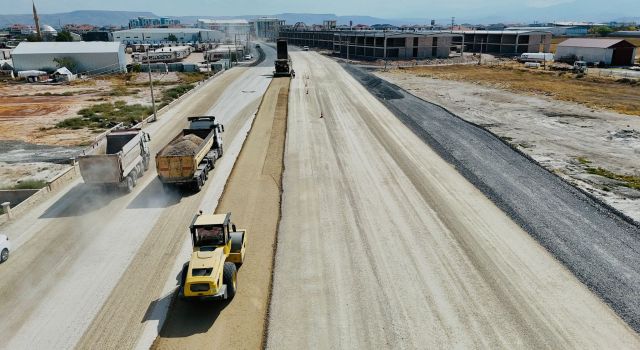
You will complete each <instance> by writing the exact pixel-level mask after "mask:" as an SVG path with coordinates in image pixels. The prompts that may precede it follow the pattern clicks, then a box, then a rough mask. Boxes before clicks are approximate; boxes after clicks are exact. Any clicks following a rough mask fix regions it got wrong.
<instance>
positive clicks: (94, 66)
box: [11, 42, 127, 74]
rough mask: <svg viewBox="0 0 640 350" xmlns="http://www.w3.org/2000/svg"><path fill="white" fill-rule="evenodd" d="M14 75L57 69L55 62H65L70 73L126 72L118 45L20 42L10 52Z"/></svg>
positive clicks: (123, 55)
mask: <svg viewBox="0 0 640 350" xmlns="http://www.w3.org/2000/svg"><path fill="white" fill-rule="evenodd" d="M11 55H12V57H13V68H14V70H16V71H28V70H43V71H48V72H53V71H55V70H56V69H58V68H59V67H58V63H56V62H55V61H54V60H55V59H68V60H70V61H71V62H73V64H74V66H75V67H67V68H69V69H71V71H72V72H73V73H76V74H77V73H82V74H102V73H121V72H126V71H127V68H126V64H127V60H126V57H125V53H124V46H123V45H122V44H121V43H119V42H21V43H20V44H19V45H18V47H16V48H15V50H13V52H12V54H11Z"/></svg>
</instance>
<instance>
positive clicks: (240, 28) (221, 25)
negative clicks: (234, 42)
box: [197, 19, 251, 38]
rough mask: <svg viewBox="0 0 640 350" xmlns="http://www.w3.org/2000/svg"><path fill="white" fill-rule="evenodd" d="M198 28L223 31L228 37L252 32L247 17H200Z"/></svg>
mask: <svg viewBox="0 0 640 350" xmlns="http://www.w3.org/2000/svg"><path fill="white" fill-rule="evenodd" d="M197 26H198V28H202V29H210V30H217V31H220V32H223V33H225V34H226V35H227V37H228V38H234V37H235V36H236V35H237V36H246V35H249V34H250V33H251V26H250V25H249V22H248V21H247V20H246V19H199V20H198V23H197Z"/></svg>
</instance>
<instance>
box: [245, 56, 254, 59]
mask: <svg viewBox="0 0 640 350" xmlns="http://www.w3.org/2000/svg"><path fill="white" fill-rule="evenodd" d="M252 58H253V56H251V55H244V59H245V60H250V59H252Z"/></svg>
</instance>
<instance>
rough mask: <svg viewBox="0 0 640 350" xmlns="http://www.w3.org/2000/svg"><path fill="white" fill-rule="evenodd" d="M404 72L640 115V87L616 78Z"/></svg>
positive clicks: (483, 70)
mask: <svg viewBox="0 0 640 350" xmlns="http://www.w3.org/2000/svg"><path fill="white" fill-rule="evenodd" d="M402 70H403V71H406V72H407V73H409V74H413V75H417V76H418V77H424V78H435V79H445V80H456V81H464V82H473V83H476V84H479V85H483V86H487V87H494V88H500V89H505V90H509V91H513V92H517V93H525V94H531V95H545V96H550V97H553V98H554V99H557V100H562V101H570V102H577V103H580V104H582V105H585V106H587V107H591V108H600V109H607V110H610V111H615V112H619V113H624V114H631V115H640V84H637V83H636V84H630V83H620V82H617V81H616V80H615V79H612V78H606V77H602V78H600V77H592V76H583V77H581V76H580V75H575V74H570V73H565V72H554V71H544V70H530V69H526V68H523V67H522V65H520V64H500V65H483V66H477V65H455V66H453V65H450V66H438V67H415V68H403V69H402Z"/></svg>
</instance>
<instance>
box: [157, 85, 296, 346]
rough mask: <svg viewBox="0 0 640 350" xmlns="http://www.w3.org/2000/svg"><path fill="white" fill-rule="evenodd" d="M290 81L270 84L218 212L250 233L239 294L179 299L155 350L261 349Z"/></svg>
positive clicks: (278, 198) (276, 217) (277, 211)
mask: <svg viewBox="0 0 640 350" xmlns="http://www.w3.org/2000/svg"><path fill="white" fill-rule="evenodd" d="M289 81H290V79H288V78H278V79H274V80H273V82H272V83H271V85H270V86H269V89H268V90H267V92H266V93H265V95H264V99H263V101H262V103H261V105H260V110H259V111H258V114H257V115H256V118H255V121H254V123H253V127H252V128H251V134H250V135H249V136H248V137H247V140H246V142H245V144H244V146H243V148H242V152H241V153H240V156H239V157H238V160H237V161H236V164H235V166H234V168H233V172H232V173H231V176H230V177H229V180H228V182H227V185H226V187H225V190H224V194H223V195H222V197H221V198H220V204H219V205H218V207H217V208H216V212H217V213H225V212H231V213H232V216H231V218H232V221H233V222H234V223H235V224H236V225H237V226H238V228H245V229H246V230H247V253H246V258H245V262H244V264H243V265H242V267H241V268H240V271H239V273H238V293H237V294H236V296H235V298H234V299H233V300H232V301H231V302H229V303H225V302H219V303H198V302H193V301H191V302H185V301H182V300H177V301H175V302H174V304H173V306H172V308H171V309H170V312H169V315H168V316H167V321H166V323H165V325H164V327H163V329H162V331H161V332H160V337H158V339H157V341H156V343H155V344H154V346H153V348H154V349H196V348H201V347H203V345H204V344H206V346H207V347H209V348H213V349H258V348H260V347H261V343H262V340H263V334H264V323H265V318H266V312H267V307H268V305H267V302H268V297H269V291H270V284H271V271H272V261H273V254H274V244H275V239H276V231H277V228H278V221H279V219H280V192H281V187H282V186H281V176H282V169H283V159H282V158H283V153H284V140H285V132H286V122H287V96H288V93H289ZM185 261H188V256H183V259H182V262H185ZM203 305H205V307H203Z"/></svg>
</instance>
